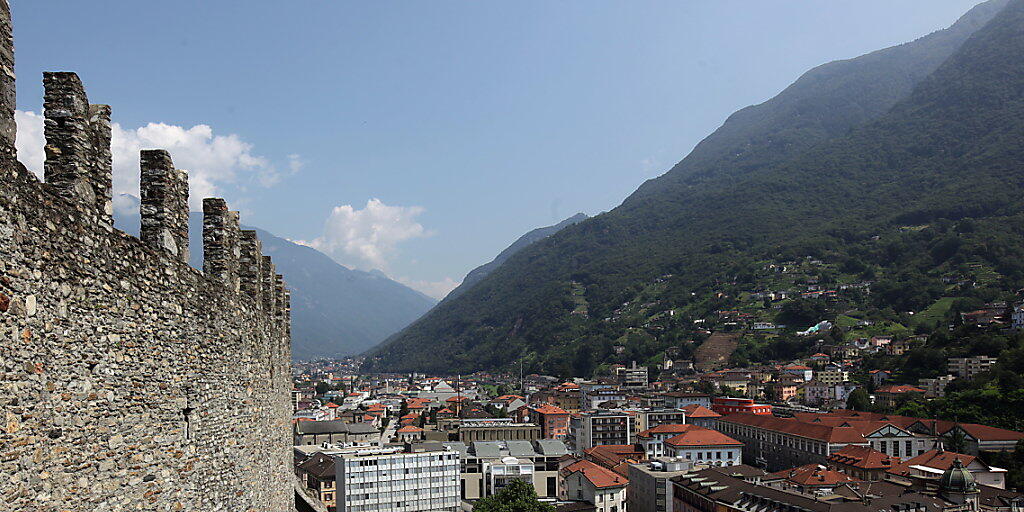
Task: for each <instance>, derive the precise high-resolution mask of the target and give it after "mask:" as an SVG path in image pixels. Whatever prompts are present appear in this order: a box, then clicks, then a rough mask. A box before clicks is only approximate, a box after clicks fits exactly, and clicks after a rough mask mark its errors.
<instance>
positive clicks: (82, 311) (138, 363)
mask: <svg viewBox="0 0 1024 512" xmlns="http://www.w3.org/2000/svg"><path fill="white" fill-rule="evenodd" d="M13 55H14V52H13V42H12V39H11V23H10V12H9V9H8V6H7V2H6V0H0V510H17V511H35V510H39V511H44V510H45V511H51V510H52V511H64V510H74V511H78V510H88V511H92V512H104V511H113V512H119V511H126V510H161V511H214V510H224V511H259V512H264V511H267V512H279V511H286V510H293V509H294V505H293V487H292V476H291V457H292V455H291V430H290V416H291V405H290V396H289V390H290V389H291V375H290V361H291V339H290V314H289V300H290V299H289V295H288V293H287V290H286V288H285V286H284V282H283V280H282V278H281V276H280V275H277V274H276V273H275V271H274V267H273V263H272V262H271V261H270V258H269V257H266V256H263V255H262V254H261V251H260V244H259V240H258V239H257V237H256V235H255V233H254V232H250V231H241V230H239V227H238V214H237V212H232V211H229V210H228V208H227V205H226V203H224V201H223V200H220V199H206V200H205V201H204V205H203V206H204V228H203V231H204V236H203V240H204V243H203V245H204V247H203V248H202V250H203V251H204V260H205V264H204V269H205V272H200V271H197V270H195V269H192V268H191V267H189V266H188V264H187V260H188V251H189V250H190V248H189V247H188V236H187V229H188V227H187V222H188V206H187V204H188V201H187V194H188V191H187V190H188V187H187V177H186V176H185V173H184V172H183V171H180V170H177V169H175V168H174V166H173V163H172V162H171V159H170V156H169V155H167V153H166V152H163V151H144V152H143V154H142V155H140V160H141V169H142V176H141V181H142V190H140V196H141V198H142V204H141V215H142V233H141V240H140V239H137V238H135V237H132V236H130V235H127V234H125V233H122V232H120V231H118V230H116V229H113V227H112V221H111V210H110V180H111V164H110V112H111V111H110V108H109V107H107V106H105V105H92V104H89V102H88V99H87V97H86V95H85V91H84V88H83V87H82V85H81V81H80V80H79V79H78V77H77V76H76V75H75V74H73V73H47V74H46V75H45V78H44V87H45V89H46V94H45V102H46V104H45V117H46V140H47V147H46V155H47V157H46V167H45V174H46V181H47V183H40V182H39V180H38V179H37V178H36V177H35V176H34V175H33V174H31V173H30V172H28V171H27V170H26V169H25V167H24V166H22V165H21V164H20V163H18V162H17V161H16V160H14V157H15V151H14V129H13V126H14V124H13V123H14V116H13V109H14V99H13V98H14V92H13V87H14V75H13ZM191 250H199V248H191Z"/></svg>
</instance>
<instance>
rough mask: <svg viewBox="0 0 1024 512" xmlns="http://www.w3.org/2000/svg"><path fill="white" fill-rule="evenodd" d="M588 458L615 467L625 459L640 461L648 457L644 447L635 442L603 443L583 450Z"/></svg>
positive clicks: (609, 467)
mask: <svg viewBox="0 0 1024 512" xmlns="http://www.w3.org/2000/svg"><path fill="white" fill-rule="evenodd" d="M583 453H584V454H585V455H586V457H587V459H588V460H591V461H593V462H596V463H598V464H600V465H602V466H604V467H606V468H608V469H614V468H615V467H616V466H618V465H619V464H622V463H623V462H625V461H634V462H640V461H642V460H644V459H646V458H647V452H645V451H644V449H643V447H641V446H639V445H635V444H602V445H598V446H595V447H593V448H587V449H586V450H584V451H583Z"/></svg>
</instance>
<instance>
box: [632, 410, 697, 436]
mask: <svg viewBox="0 0 1024 512" xmlns="http://www.w3.org/2000/svg"><path fill="white" fill-rule="evenodd" d="M682 423H686V412H685V411H683V410H682V409H641V410H638V411H636V430H637V431H640V430H647V429H649V428H654V427H657V426H658V425H678V424H682Z"/></svg>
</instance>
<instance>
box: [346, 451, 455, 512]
mask: <svg viewBox="0 0 1024 512" xmlns="http://www.w3.org/2000/svg"><path fill="white" fill-rule="evenodd" d="M335 478H336V480H337V488H338V496H337V510H338V511H339V512H376V511H390V512H422V511H450V512H458V510H459V507H460V499H459V454H458V452H455V451H453V450H447V449H446V450H438V451H428V452H420V453H402V451H401V449H399V448H381V449H367V450H359V451H353V452H347V453H342V454H339V455H336V456H335Z"/></svg>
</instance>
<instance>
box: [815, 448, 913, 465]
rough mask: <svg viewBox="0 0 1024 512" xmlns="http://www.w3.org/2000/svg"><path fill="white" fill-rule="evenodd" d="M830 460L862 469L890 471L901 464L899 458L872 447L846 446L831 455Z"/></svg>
mask: <svg viewBox="0 0 1024 512" xmlns="http://www.w3.org/2000/svg"><path fill="white" fill-rule="evenodd" d="M828 460H829V461H832V462H835V463H837V464H844V465H847V466H853V467H855V468H860V469H888V468H891V467H893V466H895V465H896V464H899V462H900V460H899V459H898V458H896V457H893V456H891V455H888V454H885V453H882V452H880V451H878V450H874V449H871V448H870V447H867V446H854V445H849V446H844V447H843V448H842V449H841V450H839V451H838V452H835V453H833V454H832V455H829V456H828Z"/></svg>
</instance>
